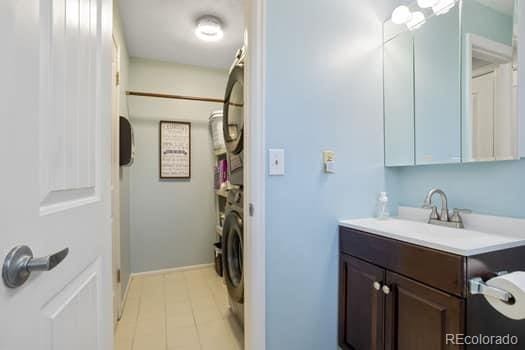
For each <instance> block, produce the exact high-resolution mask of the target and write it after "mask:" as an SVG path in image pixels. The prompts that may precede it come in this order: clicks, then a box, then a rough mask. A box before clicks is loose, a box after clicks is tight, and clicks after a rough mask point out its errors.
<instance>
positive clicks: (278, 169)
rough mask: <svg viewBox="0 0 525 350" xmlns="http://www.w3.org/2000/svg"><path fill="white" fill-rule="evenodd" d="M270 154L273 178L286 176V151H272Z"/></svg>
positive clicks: (270, 169) (270, 167)
mask: <svg viewBox="0 0 525 350" xmlns="http://www.w3.org/2000/svg"><path fill="white" fill-rule="evenodd" d="M268 154H269V163H270V164H269V166H268V169H269V172H270V175H271V176H282V175H284V149H270V150H268Z"/></svg>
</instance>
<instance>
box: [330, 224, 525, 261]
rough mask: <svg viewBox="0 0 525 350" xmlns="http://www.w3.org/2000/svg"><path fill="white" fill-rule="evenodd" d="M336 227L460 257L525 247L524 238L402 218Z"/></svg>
mask: <svg viewBox="0 0 525 350" xmlns="http://www.w3.org/2000/svg"><path fill="white" fill-rule="evenodd" d="M339 225H341V226H345V227H349V228H353V229H356V230H360V231H365V232H369V233H372V234H376V235H379V236H383V237H387V238H392V239H396V240H399V241H403V242H408V243H413V244H417V245H420V246H424V247H427V248H432V249H437V250H441V251H445V252H449V253H453V254H457V255H462V256H472V255H477V254H482V253H487V252H492V251H497V250H502V249H507V248H513V247H518V246H523V245H525V237H516V236H510V235H509V236H504V235H501V234H491V233H484V232H479V231H473V230H467V229H456V228H448V227H443V226H437V225H430V224H427V223H422V222H417V221H410V220H402V219H388V220H378V219H373V218H368V219H356V220H343V221H340V222H339Z"/></svg>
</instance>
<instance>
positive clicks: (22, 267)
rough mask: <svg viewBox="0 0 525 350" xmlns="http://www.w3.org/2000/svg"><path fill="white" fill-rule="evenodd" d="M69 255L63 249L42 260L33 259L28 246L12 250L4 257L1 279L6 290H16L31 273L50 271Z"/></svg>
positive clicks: (66, 250)
mask: <svg viewBox="0 0 525 350" xmlns="http://www.w3.org/2000/svg"><path fill="white" fill-rule="evenodd" d="M68 253H69V249H68V248H66V249H63V250H61V251H59V252H58V253H55V254H53V255H49V256H46V257H43V258H36V259H34V258H33V251H32V250H31V248H29V247H28V246H25V245H23V246H18V247H15V248H13V249H12V250H11V251H10V252H9V254H7V256H6V257H5V260H4V266H3V267H2V278H3V280H4V284H5V285H6V286H7V287H8V288H17V287H20V286H21V285H23V284H24V283H25V282H26V281H27V279H28V278H29V276H30V275H31V272H33V271H50V270H53V269H54V268H55V267H56V266H57V265H58V264H60V263H61V262H62V260H64V259H65V258H66V256H67V254H68Z"/></svg>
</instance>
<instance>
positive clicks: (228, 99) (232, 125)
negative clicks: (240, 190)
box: [223, 48, 246, 186]
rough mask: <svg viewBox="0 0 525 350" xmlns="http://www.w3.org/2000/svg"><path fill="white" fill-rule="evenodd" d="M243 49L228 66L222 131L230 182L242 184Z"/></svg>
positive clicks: (237, 184)
mask: <svg viewBox="0 0 525 350" xmlns="http://www.w3.org/2000/svg"><path fill="white" fill-rule="evenodd" d="M245 56H246V52H245V49H244V48H242V49H240V50H239V51H238V52H237V55H236V57H235V61H234V62H233V65H232V67H231V68H230V74H229V77H228V83H227V85H226V93H225V96H224V106H223V133H224V141H225V142H226V151H227V154H228V169H229V178H230V183H231V184H232V185H236V186H243V184H244V179H243V171H244V170H243V164H244V152H243V151H244V144H243V143H244V140H243V138H244V58H245Z"/></svg>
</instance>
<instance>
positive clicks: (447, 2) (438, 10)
mask: <svg viewBox="0 0 525 350" xmlns="http://www.w3.org/2000/svg"><path fill="white" fill-rule="evenodd" d="M454 5H456V0H439V1H438V3H437V4H436V5H434V6H432V10H434V13H435V14H436V15H437V16H439V15H444V14H445V13H447V12H448V11H450V10H451V9H452V8H453V7H454Z"/></svg>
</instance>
